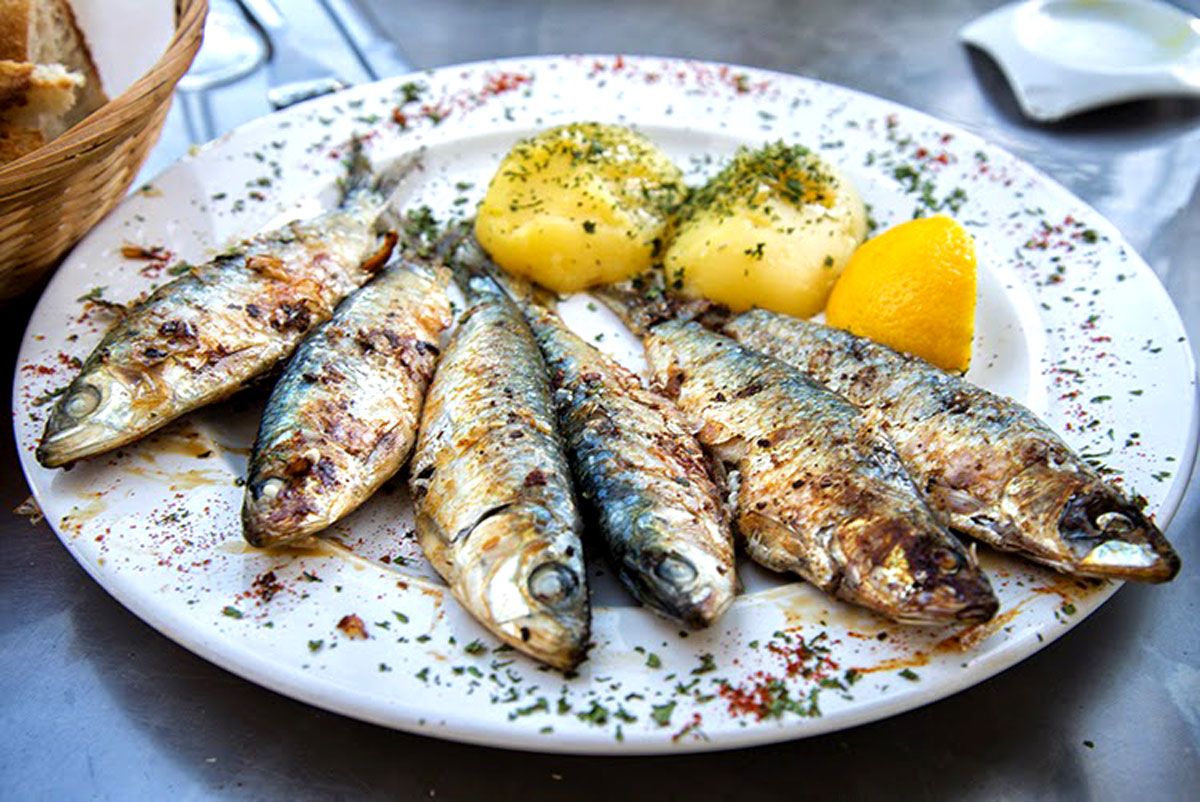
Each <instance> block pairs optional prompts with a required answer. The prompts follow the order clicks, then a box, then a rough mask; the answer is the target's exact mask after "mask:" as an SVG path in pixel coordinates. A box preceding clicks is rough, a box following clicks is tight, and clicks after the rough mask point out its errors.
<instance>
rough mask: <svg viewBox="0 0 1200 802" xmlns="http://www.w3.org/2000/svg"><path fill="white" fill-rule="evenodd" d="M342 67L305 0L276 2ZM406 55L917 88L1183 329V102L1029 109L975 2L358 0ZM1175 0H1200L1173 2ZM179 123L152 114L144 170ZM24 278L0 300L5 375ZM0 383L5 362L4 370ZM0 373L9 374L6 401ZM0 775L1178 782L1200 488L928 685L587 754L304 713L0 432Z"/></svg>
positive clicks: (688, 794)
mask: <svg viewBox="0 0 1200 802" xmlns="http://www.w3.org/2000/svg"><path fill="white" fill-rule="evenodd" d="M280 5H281V6H282V7H283V8H284V10H285V11H286V12H287V13H288V15H289V17H290V19H291V20H292V22H293V24H294V26H295V28H296V33H297V35H298V36H299V38H300V39H301V40H302V41H303V42H306V43H309V44H311V46H312V48H313V49H314V51H315V52H318V53H320V54H321V55H322V57H323V58H326V59H328V60H329V61H330V62H331V63H334V64H335V65H337V66H338V68H339V69H340V70H341V71H342V73H343V75H344V77H346V78H348V79H350V80H362V79H363V77H364V75H363V73H362V70H361V68H360V67H359V65H358V63H357V62H355V61H354V60H353V58H351V57H350V55H349V53H348V52H345V51H344V50H341V49H340V48H341V44H340V43H339V41H338V40H337V38H336V37H335V36H331V34H330V31H331V26H330V24H329V19H328V17H326V16H325V10H324V7H323V6H322V5H321V4H320V3H318V2H317V0H290V1H289V2H280ZM364 5H365V6H366V7H367V9H368V10H369V11H370V12H373V13H374V14H375V16H376V18H377V19H378V21H379V22H380V23H381V25H382V27H383V28H384V29H385V30H386V31H387V32H388V33H389V34H390V35H391V36H392V37H394V38H395V40H396V41H398V42H399V43H401V46H402V48H403V49H404V52H405V54H406V55H407V57H408V58H409V59H410V60H411V62H412V63H413V65H414V66H416V67H418V68H424V67H434V66H439V65H444V64H452V63H456V62H463V61H470V60H477V59H482V58H489V57H497V56H507V55H522V54H534V53H560V52H624V53H645V54H661V55H673V56H683V57H694V58H700V59H714V60H721V61H728V62H735V63H741V64H746V65H752V66H757V67H765V68H771V69H776V70H781V71H785V72H791V73H797V74H801V75H806V76H811V77H815V78H819V79H822V80H826V81H830V82H833V83H838V84H842V85H845V86H849V87H853V88H855V89H859V90H862V91H865V92H869V93H873V94H876V95H879V96H882V97H885V98H889V99H892V100H896V101H899V102H901V103H904V104H907V105H909V106H912V107H915V108H917V109H921V110H923V111H926V112H928V113H931V114H933V115H936V116H938V117H941V118H943V119H946V120H948V121H950V122H953V123H955V124H957V125H959V126H962V127H964V128H966V129H969V130H971V131H973V132H975V133H977V134H979V135H980V136H982V137H984V138H986V139H988V140H990V141H991V142H993V143H996V144H998V145H1000V146H1002V147H1004V148H1007V149H1008V150H1010V151H1012V152H1014V153H1016V154H1017V155H1019V156H1021V157H1023V158H1025V159H1027V160H1028V161H1030V162H1032V163H1033V164H1034V165H1036V166H1037V167H1039V168H1040V169H1042V170H1043V171H1045V172H1046V173H1048V174H1049V175H1051V176H1053V177H1054V178H1055V179H1057V180H1058V181H1060V182H1061V183H1063V184H1064V185H1066V186H1067V187H1068V188H1069V189H1070V190H1072V191H1073V192H1074V193H1076V194H1077V195H1079V196H1080V197H1081V198H1083V199H1084V200H1086V201H1087V202H1089V203H1090V204H1092V205H1093V206H1094V207H1095V208H1097V209H1098V210H1099V211H1100V212H1101V213H1102V214H1104V215H1105V216H1106V217H1108V218H1109V219H1110V220H1112V221H1113V222H1114V223H1115V224H1116V226H1117V227H1118V228H1119V229H1120V230H1121V231H1122V232H1123V233H1124V235H1125V236H1126V237H1127V238H1128V240H1129V241H1130V242H1131V243H1132V245H1133V246H1134V247H1135V248H1136V249H1137V250H1138V251H1139V252H1140V253H1141V254H1142V256H1143V257H1144V258H1145V259H1146V260H1147V261H1148V262H1149V263H1150V265H1151V266H1152V267H1153V269H1154V271H1155V272H1156V273H1157V274H1158V276H1159V277H1160V278H1161V279H1162V281H1163V282H1164V284H1165V285H1166V286H1167V288H1168V290H1169V291H1170V293H1171V296H1172V297H1173V299H1174V300H1175V303H1176V304H1177V305H1178V307H1179V309H1180V311H1181V313H1182V316H1183V319H1184V322H1185V324H1186V326H1187V329H1188V331H1189V332H1190V334H1191V336H1192V338H1193V341H1194V342H1196V341H1200V340H1197V339H1196V338H1197V337H1200V264H1197V256H1196V254H1197V253H1200V101H1196V100H1182V99H1158V100H1149V101H1141V102H1134V103H1127V104H1124V105H1121V106H1118V107H1114V108H1109V109H1105V110H1100V111H1096V112H1092V113H1088V114H1085V115H1082V116H1079V117H1076V118H1073V119H1071V120H1069V121H1066V122H1063V123H1059V124H1054V125H1039V124H1034V123H1031V122H1029V121H1028V120H1026V119H1024V118H1023V117H1022V116H1021V115H1020V113H1019V111H1018V110H1017V108H1016V105H1015V102H1014V100H1013V98H1012V94H1011V92H1010V91H1009V89H1008V88H1007V86H1006V84H1005V83H1004V81H1003V79H1002V77H1001V76H1000V74H999V72H998V70H997V68H996V67H995V65H994V64H993V63H992V62H991V61H990V60H989V59H987V58H986V57H984V56H981V55H980V54H977V53H974V52H971V51H969V50H967V49H965V48H964V47H963V46H962V45H961V44H959V43H958V42H957V40H956V35H955V34H956V31H957V30H958V29H959V28H960V27H961V26H962V25H963V24H965V23H966V22H967V21H969V20H971V19H973V18H974V17H976V16H977V15H978V14H980V13H982V12H983V11H985V10H987V9H988V8H990V7H993V6H995V5H998V4H997V3H995V2H988V1H987V0H945V1H944V2H936V3H935V2H920V3H912V4H907V5H904V6H903V7H902V6H900V5H899V4H892V3H889V2H887V0H845V1H844V2H840V3H836V4H833V3H830V4H821V3H817V2H786V1H784V0H739V2H736V3H729V2H726V0H691V1H690V2H689V1H688V0H660V1H658V2H654V1H653V0H608V2H603V3H601V2H597V0H571V1H569V2H563V1H561V0H560V1H559V2H555V1H554V0H516V1H515V2H500V1H497V0H493V1H492V2H475V3H471V2H466V1H465V0H441V2H436V3H430V2H408V1H404V0H367V2H365V3H364ZM1182 5H1184V6H1189V7H1190V10H1191V11H1192V12H1193V13H1197V12H1200V7H1198V4H1197V3H1196V2H1191V3H1184V4H1182ZM261 81H262V79H261V77H252V78H250V79H247V80H246V81H244V82H242V84H239V85H236V86H234V87H230V88H229V89H226V90H221V91H220V92H219V93H217V94H216V95H215V96H214V108H215V111H216V116H217V118H218V124H219V126H220V127H221V128H222V129H223V128H226V127H228V126H230V125H233V124H236V123H239V122H241V121H243V120H245V119H249V118H251V117H254V116H257V115H258V114H261V113H264V112H265V111H266V105H265V101H264V100H263V99H262V96H263V85H262V83H261ZM187 145H188V141H187V136H186V133H185V129H184V126H183V121H182V115H181V113H180V110H179V109H178V108H176V109H175V110H174V111H173V112H172V115H171V118H170V121H169V123H168V127H167V130H166V132H165V134H164V137H163V140H162V142H161V143H160V146H159V147H158V149H157V150H156V151H155V153H154V154H153V156H152V158H151V161H150V162H149V163H148V165H147V168H146V172H145V174H146V175H152V174H153V173H155V172H157V171H158V170H159V169H161V168H162V167H163V166H165V165H166V164H168V163H169V162H170V161H171V160H173V159H174V158H176V157H177V156H178V155H179V154H180V153H182V152H183V151H184V150H185V149H186V147H187ZM35 301H36V293H34V294H31V295H29V296H27V297H25V298H23V299H20V300H19V301H17V302H14V303H10V304H8V305H7V307H6V309H5V310H4V311H5V314H4V315H3V316H2V317H3V320H0V330H2V331H3V332H4V334H5V335H6V336H4V337H3V338H2V339H0V343H3V345H2V346H0V348H2V349H3V351H2V353H3V359H2V360H0V367H2V368H3V375H4V376H5V377H10V376H11V375H12V367H13V363H14V361H15V355H16V352H17V347H18V343H19V340H20V336H21V333H22V331H23V327H24V324H25V320H26V319H27V317H28V314H29V312H30V310H31V309H32V308H33V305H34V303H35ZM5 381H11V379H8V378H6V379H5ZM8 395H9V392H8V391H7V389H6V392H5V397H6V398H7V397H8ZM0 466H2V468H0V509H2V510H3V512H0V532H2V533H3V542H4V544H5V550H6V551H7V552H8V555H9V556H8V557H7V558H6V559H5V560H3V561H2V562H0V632H3V637H4V648H3V651H2V653H0V799H139V798H156V799H157V798H166V797H168V796H169V797H170V798H173V799H177V800H186V799H210V798H263V799H274V798H283V797H292V798H300V799H341V798H348V797H362V798H376V797H381V798H400V799H416V798H423V799H428V798H437V799H482V798H488V799H521V800H534V799H543V798H546V799H600V798H613V797H629V796H633V797H636V798H657V799H703V800H706V799H776V798H779V799H783V798H793V797H796V796H802V797H803V796H810V795H811V796H817V795H821V796H826V797H832V798H839V799H858V798H868V799H871V798H893V797H900V798H905V799H947V798H955V799H995V798H1004V799H1018V798H1021V799H1023V798H1038V799H1047V798H1052V799H1129V798H1135V797H1136V798H1143V799H1154V800H1159V799H1185V798H1195V796H1196V794H1197V793H1198V792H1200V637H1198V636H1197V631H1198V630H1197V626H1196V618H1197V616H1198V615H1200V574H1198V572H1197V566H1198V565H1200V537H1197V531H1196V530H1197V527H1198V524H1200V487H1198V486H1197V481H1195V480H1193V482H1192V485H1191V487H1190V488H1189V492H1188V494H1187V495H1186V497H1185V500H1184V502H1183V506H1182V507H1181V509H1180V510H1179V512H1178V513H1177V515H1176V516H1175V519H1174V521H1172V523H1171V525H1170V528H1169V530H1168V534H1169V536H1170V537H1171V539H1172V540H1173V541H1174V543H1175V545H1176V547H1177V548H1178V550H1179V551H1180V553H1181V555H1182V558H1183V563H1184V570H1183V573H1182V574H1181V575H1180V577H1179V578H1178V579H1177V580H1176V581H1175V582H1174V583H1172V584H1170V585H1168V586H1164V587H1135V586H1127V587H1125V588H1124V589H1122V590H1121V591H1120V592H1119V593H1118V594H1117V595H1116V596H1115V597H1114V598H1113V599H1112V600H1111V601H1110V602H1109V603H1108V604H1106V605H1104V606H1103V607H1102V608H1101V609H1100V610H1099V611H1098V612H1096V613H1095V614H1094V615H1093V616H1091V617H1090V618H1089V619H1088V620H1086V621H1085V622H1083V623H1082V624H1080V625H1079V626H1078V627H1077V628H1076V629H1075V630H1074V631H1072V632H1071V633H1069V634H1068V635H1067V636H1066V637H1063V638H1062V639H1060V640H1059V641H1057V642H1055V643H1053V644H1052V645H1050V646H1049V647H1047V648H1046V649H1044V650H1043V651H1041V652H1039V653H1038V654H1036V655H1034V656H1033V657H1031V658H1029V659H1028V660H1026V661H1025V662H1023V663H1021V664H1019V665H1017V666H1015V667H1013V668H1011V669H1009V670H1008V671H1005V672H1004V673H1002V674H1001V675H999V676H997V677H995V678H993V679H991V680H988V681H986V682H984V683H982V684H981V685H978V686H976V687H974V688H972V689H969V690H967V691H964V692H962V693H959V694H957V695H955V696H953V697H951V698H949V699H946V700H943V701H941V702H938V703H936V704H932V705H929V706H927V707H925V708H923V709H919V710H916V711H914V712H910V713H907V714H904V715H900V716H897V717H894V718H891V719H888V720H885V721H881V722H877V723H874V724H870V725H866V726H861V727H858V728H855V729H852V730H847V731H843V732H839V733H835V734H831V735H826V736H822V737H817V738H812V739H808V740H803V741H795V742H790V743H782V744H778V745H774V746H769V747H761V748H756V749H749V750H741V751H735V752H723V753H715V754H702V755H690V756H675V757H657V758H590V757H569V756H559V755H537V754H525V753H519V752H512V751H506V750H502V749H489V748H482V747H475V746H464V745H459V744H454V743H448V742H442V741H438V740H433V739H430V738H425V737H419V736H415V735H408V734H404V733H399V732H392V731H389V730H386V729H382V728H379V727H376V726H373V725H368V724H363V723H359V722H357V721H353V720H351V719H348V718H343V717H341V716H338V715H335V714H331V713H326V712H323V711H320V710H317V709H314V708H312V707H309V706H307V705H304V704H302V703H299V702H295V701H292V700H290V699H287V698H284V697H282V696H279V695H276V694H274V693H272V692H270V691H267V690H264V689H262V688H260V687H257V686H255V685H252V684H250V683H248V682H246V681H244V680H241V679H239V678H237V677H235V676H233V675H231V674H229V673H226V672H225V671H223V670H221V669H219V668H216V667H214V666H213V665H211V664H209V663H207V662H205V661H203V660H201V659H200V658H198V657H195V656H194V655H192V654H191V653H189V652H187V651H186V650H184V649H183V648H181V647H179V646H177V645H175V644H174V643H173V642H171V641H169V640H168V639H167V638H165V637H163V636H161V635H159V634H158V633H157V632H155V631H153V630H151V629H150V628H149V627H148V626H147V625H145V624H143V623H142V622H141V621H140V620H139V619H137V618H136V617H134V616H133V615H132V614H131V613H129V612H128V611H126V610H125V609H124V608H122V607H121V606H120V605H118V604H117V603H116V602H115V601H113V599H111V598H110V597H109V596H108V595H107V594H106V593H105V592H104V591H103V590H102V589H101V588H100V587H99V586H98V585H96V584H95V583H94V582H93V581H92V580H91V579H89V578H88V577H87V576H86V575H85V574H84V572H83V571H82V570H81V569H80V568H79V567H78V566H77V565H76V564H75V563H74V562H73V561H72V559H71V558H70V557H69V556H68V554H67V552H66V551H65V550H64V549H63V548H62V547H61V546H60V545H59V543H58V541H57V540H56V538H55V537H54V535H53V533H52V532H51V531H50V530H49V528H48V527H47V526H46V525H45V524H40V525H30V523H29V521H27V520H26V519H25V518H22V517H20V516H17V515H15V514H9V512H8V511H10V510H13V509H14V508H15V507H17V505H18V504H20V502H21V501H22V500H23V499H24V498H25V497H26V496H27V494H28V491H27V489H26V486H25V483H24V479H23V477H22V476H21V473H20V469H19V467H18V465H17V459H16V454H15V448H14V445H13V441H12V433H11V431H10V430H8V429H7V428H5V429H4V430H2V431H0Z"/></svg>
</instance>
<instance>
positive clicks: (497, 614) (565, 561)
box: [424, 503, 590, 670]
mask: <svg viewBox="0 0 1200 802" xmlns="http://www.w3.org/2000/svg"><path fill="white" fill-rule="evenodd" d="M431 524H432V522H431V521H425V522H424V526H426V527H429V526H430V525H431ZM560 526H565V524H563V523H562V522H560V521H558V520H556V519H555V517H554V516H553V515H552V514H551V513H550V511H548V510H547V509H545V508H544V507H542V506H540V505H537V504H530V503H516V504H505V505H501V506H500V507H497V508H495V509H493V510H489V511H487V512H486V513H485V514H484V515H483V516H482V517H481V518H480V520H478V521H477V522H476V523H475V524H474V525H473V526H472V527H470V529H469V531H468V532H466V533H463V534H461V535H460V537H459V538H458V540H459V542H458V544H457V548H458V550H459V554H458V555H457V556H456V557H455V562H456V563H459V564H460V565H461V568H460V569H457V570H455V569H452V570H451V577H452V578H451V581H450V587H451V590H452V591H453V592H454V595H455V596H456V597H457V598H458V599H459V601H460V602H462V603H463V606H465V607H466V608H467V609H468V610H469V611H470V612H471V613H472V614H473V615H474V616H475V617H476V618H478V619H479V620H480V621H481V622H482V623H483V624H484V625H485V626H487V627H488V628H489V629H490V630H491V631H492V632H493V633H494V634H495V635H497V636H498V637H500V638H501V639H502V640H504V641H505V642H507V643H508V644H509V645H511V646H513V647H515V648H517V649H519V650H521V651H523V652H525V653H526V654H528V655H530V656H532V657H534V658H536V659H538V660H541V661H542V662H543V663H547V664H549V665H551V666H554V667H555V668H560V669H563V670H569V669H572V668H574V667H575V666H577V665H578V664H579V663H580V662H581V661H582V660H583V659H584V657H585V656H586V655H587V648H588V637H589V633H590V615H589V604H588V589H587V579H586V576H585V574H584V573H583V563H582V556H581V555H580V554H578V553H573V554H572V553H571V552H569V551H568V552H566V553H560V552H559V550H558V549H557V548H556V547H553V546H549V545H548V544H549V543H550V542H552V541H553V540H554V538H553V537H552V536H551V535H552V531H550V530H553V529H556V528H557V527H560ZM568 528H569V527H568ZM439 570H441V569H440V568H439Z"/></svg>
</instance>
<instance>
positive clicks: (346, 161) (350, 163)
mask: <svg viewBox="0 0 1200 802" xmlns="http://www.w3.org/2000/svg"><path fill="white" fill-rule="evenodd" d="M342 166H343V167H345V168H346V173H345V175H343V176H341V177H340V178H339V179H338V194H339V199H338V205H339V206H349V205H350V203H351V201H353V200H354V199H355V198H357V197H358V196H359V195H361V194H362V193H363V192H365V191H366V190H368V189H370V188H371V186H372V183H373V180H374V176H375V171H374V169H373V168H372V167H371V160H370V159H369V158H368V157H367V154H366V152H365V149H364V148H363V140H362V137H360V136H358V135H357V134H355V135H354V136H352V137H350V149H349V150H348V151H347V153H346V155H345V156H344V157H343V158H342Z"/></svg>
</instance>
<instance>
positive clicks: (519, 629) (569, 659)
mask: <svg viewBox="0 0 1200 802" xmlns="http://www.w3.org/2000/svg"><path fill="white" fill-rule="evenodd" d="M494 632H495V634H497V635H499V636H500V638H501V639H503V640H505V641H507V642H508V643H509V644H511V645H512V646H515V647H516V648H518V649H520V650H521V651H523V652H525V653H526V654H528V655H530V656H531V657H534V658H536V659H538V660H540V661H542V662H543V663H546V664H548V665H551V666H554V667H555V668H558V669H562V670H563V671H569V670H571V669H573V668H575V667H576V666H577V665H579V664H580V663H581V662H583V659H584V658H585V657H587V650H588V648H589V646H590V644H589V643H588V642H587V627H586V625H584V626H582V627H579V626H574V625H571V624H567V623H564V621H563V620H562V619H561V618H560V617H559V616H556V615H554V614H552V613H547V612H531V613H529V614H528V615H523V616H520V617H518V618H512V619H509V620H508V621H501V622H498V623H497V624H496V628H495V630H494Z"/></svg>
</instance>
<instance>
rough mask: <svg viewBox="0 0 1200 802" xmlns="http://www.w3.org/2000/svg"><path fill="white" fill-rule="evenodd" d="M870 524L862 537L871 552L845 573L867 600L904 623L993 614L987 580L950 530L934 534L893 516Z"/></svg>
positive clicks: (956, 620)
mask: <svg viewBox="0 0 1200 802" xmlns="http://www.w3.org/2000/svg"><path fill="white" fill-rule="evenodd" d="M929 524H930V525H931V526H936V524H934V523H933V522H932V521H930V522H929ZM871 528H872V529H873V530H874V531H872V532H871V536H870V537H869V538H867V539H866V541H865V542H867V543H869V544H870V545H869V546H868V547H867V548H868V549H869V550H870V552H871V555H867V554H861V555H856V559H854V560H852V561H851V562H850V565H851V566H854V564H855V563H858V564H859V565H862V566H863V568H862V569H861V570H858V571H853V570H848V571H847V574H846V577H844V578H843V583H845V582H846V579H848V578H852V581H853V582H854V583H855V584H856V585H857V587H855V594H856V595H857V596H858V597H859V598H860V599H865V600H869V601H870V604H869V605H868V606H871V607H873V608H874V609H876V610H879V611H881V612H884V613H886V614H887V615H888V616H889V617H891V618H893V619H895V620H896V621H899V622H901V623H905V624H927V625H944V624H953V623H969V622H981V621H987V620H988V619H990V618H991V617H992V616H994V615H995V614H996V611H997V610H998V609H999V607H1000V603H999V601H998V600H997V599H996V595H995V593H994V592H993V591H992V586H991V583H990V582H988V579H987V576H985V575H984V573H983V571H982V570H980V568H979V565H978V563H977V562H976V561H975V559H974V556H973V555H972V553H971V552H969V551H967V550H966V549H965V548H964V547H963V546H962V544H960V543H958V541H956V540H955V539H954V537H953V536H952V535H950V534H949V533H947V532H942V533H940V536H936V533H931V532H930V530H929V526H921V525H920V524H919V523H918V522H915V521H908V520H897V519H891V520H884V521H877V522H874V523H873V524H872V525H871ZM931 535H932V536H931ZM864 557H865V558H867V559H866V560H865V562H864V561H863V560H862V558H864ZM868 566H869V567H868Z"/></svg>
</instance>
